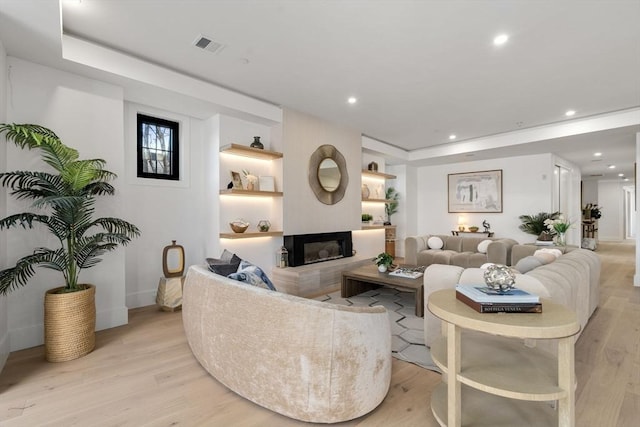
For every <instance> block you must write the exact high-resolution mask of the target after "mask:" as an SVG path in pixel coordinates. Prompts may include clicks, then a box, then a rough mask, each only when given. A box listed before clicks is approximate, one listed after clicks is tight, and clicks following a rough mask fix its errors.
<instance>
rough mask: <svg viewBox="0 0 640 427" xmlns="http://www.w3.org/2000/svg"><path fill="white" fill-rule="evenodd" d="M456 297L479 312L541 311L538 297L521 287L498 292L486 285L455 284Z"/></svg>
mask: <svg viewBox="0 0 640 427" xmlns="http://www.w3.org/2000/svg"><path fill="white" fill-rule="evenodd" d="M456 298H457V299H458V300H460V301H462V302H463V303H465V304H467V305H468V306H469V307H471V308H473V309H474V310H476V311H477V312H479V313H542V303H540V297H539V296H537V295H533V294H530V293H529V292H527V291H523V290H522V289H510V290H509V291H507V292H498V291H495V290H493V289H491V288H488V287H486V286H469V285H457V286H456Z"/></svg>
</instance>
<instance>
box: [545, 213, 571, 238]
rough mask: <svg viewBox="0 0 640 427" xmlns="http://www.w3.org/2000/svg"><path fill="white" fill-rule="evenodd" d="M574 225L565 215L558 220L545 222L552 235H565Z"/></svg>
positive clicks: (561, 215)
mask: <svg viewBox="0 0 640 427" xmlns="http://www.w3.org/2000/svg"><path fill="white" fill-rule="evenodd" d="M572 224H573V223H572V222H571V221H569V220H567V219H566V217H565V216H564V215H563V214H560V215H558V217H557V218H556V219H545V220H544V225H546V226H547V228H548V229H549V231H551V233H552V234H564V233H566V232H567V231H568V230H569V229H570V228H571V225H572Z"/></svg>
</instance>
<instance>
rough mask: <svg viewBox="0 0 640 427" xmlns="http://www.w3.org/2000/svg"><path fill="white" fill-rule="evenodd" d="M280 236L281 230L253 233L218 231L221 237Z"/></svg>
mask: <svg viewBox="0 0 640 427" xmlns="http://www.w3.org/2000/svg"><path fill="white" fill-rule="evenodd" d="M273 236H282V231H256V232H254V233H247V232H244V233H220V238H221V239H251V238H254V237H273Z"/></svg>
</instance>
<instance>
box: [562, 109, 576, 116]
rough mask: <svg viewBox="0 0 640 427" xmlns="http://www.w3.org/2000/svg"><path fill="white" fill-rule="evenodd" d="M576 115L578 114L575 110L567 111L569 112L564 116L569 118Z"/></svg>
mask: <svg viewBox="0 0 640 427" xmlns="http://www.w3.org/2000/svg"><path fill="white" fill-rule="evenodd" d="M575 113H576V112H575V110H567V112H566V113H564V115H565V116H567V117H571V116H573V115H574V114H575Z"/></svg>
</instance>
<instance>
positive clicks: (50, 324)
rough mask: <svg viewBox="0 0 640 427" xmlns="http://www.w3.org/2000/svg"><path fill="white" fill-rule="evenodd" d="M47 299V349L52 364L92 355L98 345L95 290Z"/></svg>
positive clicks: (52, 293) (49, 294)
mask: <svg viewBox="0 0 640 427" xmlns="http://www.w3.org/2000/svg"><path fill="white" fill-rule="evenodd" d="M84 286H85V287H86V289H84V290H82V291H78V292H70V293H64V294H57V293H56V292H57V291H58V290H59V289H62V288H56V289H50V290H48V291H47V292H46V293H45V295H44V347H45V357H46V358H47V360H48V361H49V362H66V361H68V360H73V359H77V358H79V357H82V356H84V355H86V354H88V353H90V352H91V351H92V350H93V349H94V347H95V345H96V299H95V295H96V287H95V286H94V285H84Z"/></svg>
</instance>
